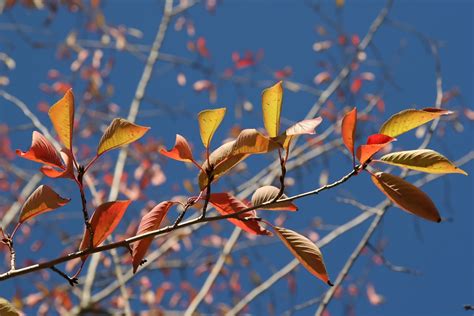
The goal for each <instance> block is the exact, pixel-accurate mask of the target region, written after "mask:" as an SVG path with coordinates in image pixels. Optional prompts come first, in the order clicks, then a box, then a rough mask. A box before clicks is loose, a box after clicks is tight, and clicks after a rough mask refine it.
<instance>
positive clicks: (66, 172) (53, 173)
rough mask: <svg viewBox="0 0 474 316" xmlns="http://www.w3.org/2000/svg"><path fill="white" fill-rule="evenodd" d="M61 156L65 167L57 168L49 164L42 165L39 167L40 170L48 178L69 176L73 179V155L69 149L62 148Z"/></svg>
mask: <svg viewBox="0 0 474 316" xmlns="http://www.w3.org/2000/svg"><path fill="white" fill-rule="evenodd" d="M61 156H62V158H63V160H64V161H65V162H66V168H65V169H60V170H57V169H55V168H53V167H51V166H43V167H41V168H40V170H41V172H42V173H43V174H44V175H45V176H47V177H50V178H71V179H74V166H73V157H72V153H71V151H70V150H69V149H66V148H63V149H62V150H61Z"/></svg>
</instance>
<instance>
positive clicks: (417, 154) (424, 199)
mask: <svg viewBox="0 0 474 316" xmlns="http://www.w3.org/2000/svg"><path fill="white" fill-rule="evenodd" d="M282 100H283V87H282V82H278V83H276V84H275V85H273V86H271V87H269V88H268V89H265V90H264V91H263V93H262V112H263V123H264V126H265V130H266V133H263V132H260V131H258V130H257V129H244V130H242V131H241V132H240V134H239V135H238V136H237V137H236V139H235V140H232V141H229V142H226V143H224V144H223V145H221V146H219V147H217V148H216V149H214V150H211V142H212V139H213V136H214V134H215V132H216V130H217V129H218V127H219V125H220V124H221V122H222V121H223V119H224V116H225V113H226V109H225V108H218V109H209V110H204V111H201V112H200V113H199V114H198V122H199V131H200V136H201V140H202V144H203V146H204V148H205V151H206V159H205V161H204V162H202V163H200V162H198V161H197V160H196V159H195V158H194V155H193V152H192V150H191V146H190V145H189V143H188V141H187V140H186V138H184V137H183V136H181V135H179V134H177V135H176V141H175V145H174V146H173V148H171V149H169V150H166V149H161V150H160V153H161V154H162V155H164V156H166V157H168V158H170V159H174V160H178V161H182V162H188V163H191V164H193V165H194V166H195V167H196V168H197V169H198V176H197V181H198V183H199V187H200V189H201V192H200V194H199V195H198V196H193V197H190V198H189V199H188V200H187V202H186V203H183V202H180V201H173V200H169V201H163V202H161V203H159V204H157V205H156V206H155V207H153V208H152V209H151V210H150V211H149V212H148V213H147V214H145V215H144V216H143V218H142V219H141V221H140V224H139V226H138V229H137V232H136V234H135V237H137V236H138V237H139V236H142V237H140V238H136V239H135V240H136V241H134V243H133V245H132V247H131V248H130V251H131V255H132V265H133V272H136V271H137V269H138V268H139V266H140V265H141V264H142V262H143V260H144V258H145V255H146V253H147V251H148V249H149V247H150V245H151V243H152V241H153V238H154V236H155V235H156V234H155V233H156V232H157V230H158V229H159V228H160V226H161V224H162V222H163V220H164V219H165V217H166V216H167V213H168V211H169V210H170V208H171V207H172V206H174V205H181V206H182V207H183V208H184V211H183V212H182V213H181V214H180V215H179V217H178V219H177V220H176V221H175V223H174V225H173V226H172V228H173V229H174V228H178V227H179V223H180V222H181V220H182V219H183V217H184V216H185V212H186V210H187V209H188V208H189V207H191V206H193V205H195V204H197V203H198V202H203V204H202V205H203V206H202V214H201V216H200V217H199V218H197V221H196V223H197V222H199V221H202V222H204V221H207V220H209V219H212V220H220V219H228V220H229V221H230V222H232V223H233V224H235V225H236V226H238V227H239V228H241V229H242V230H244V231H246V232H248V233H250V234H255V235H273V234H272V232H271V231H269V230H267V229H266V226H268V227H270V228H271V229H272V230H273V232H274V233H275V235H276V236H277V237H278V238H279V239H280V240H281V241H282V242H283V244H284V245H285V246H286V247H287V248H288V249H289V250H290V252H291V253H292V254H293V255H294V256H295V257H296V258H297V259H298V260H299V261H300V262H301V264H302V265H303V266H304V267H305V268H306V269H307V270H308V271H309V272H311V273H312V274H313V275H315V276H316V277H317V278H319V279H321V280H322V281H324V282H325V283H327V284H329V285H332V283H331V281H330V279H329V276H328V273H327V270H326V267H325V264H324V260H323V256H322V254H321V251H320V250H319V248H318V247H317V246H316V245H315V244H314V243H313V242H312V241H311V240H310V239H308V238H307V237H305V236H303V235H301V234H299V233H297V232H295V231H293V230H290V229H288V228H284V227H279V226H275V225H273V224H271V223H269V222H268V221H266V220H264V219H263V218H261V217H259V216H257V213H256V210H272V211H297V210H298V208H297V206H296V205H295V204H293V201H294V200H296V199H297V198H300V197H302V196H307V195H311V194H314V192H316V193H317V191H318V190H315V191H309V192H307V193H305V194H300V195H298V196H294V197H287V196H286V195H285V194H284V191H285V181H284V180H285V175H286V167H285V166H286V162H287V160H288V157H289V154H290V153H291V144H292V142H293V141H294V140H295V138H297V137H298V136H299V135H304V134H315V129H316V127H317V126H318V125H319V124H321V122H322V119H321V118H320V117H318V118H314V119H309V120H303V121H301V122H298V123H296V124H295V125H293V126H291V127H289V128H288V129H286V130H285V131H283V132H282V131H280V115H281V109H282ZM48 113H49V116H50V119H51V121H52V124H53V127H54V129H55V131H56V133H57V135H58V138H59V140H60V141H61V143H62V145H63V146H64V147H63V148H62V149H61V152H58V151H57V149H56V148H55V147H54V145H53V144H52V143H51V142H50V141H49V140H48V139H47V138H46V137H45V136H44V135H42V134H41V133H39V132H33V140H32V144H31V147H30V149H29V150H28V151H26V152H23V151H20V150H18V151H17V154H18V155H19V156H20V157H23V158H25V159H29V160H32V161H36V162H40V163H42V164H43V166H42V167H41V169H40V170H41V172H42V173H43V174H44V175H46V176H48V177H50V178H68V179H71V180H72V181H74V182H75V183H76V184H77V187H78V189H79V192H80V194H81V199H82V206H83V210H82V211H83V215H84V221H85V230H84V234H83V237H82V240H81V243H80V245H79V251H84V252H85V253H84V255H82V257H81V260H82V265H81V269H82V266H83V265H84V263H85V261H86V259H87V256H88V255H87V253H86V250H89V249H91V248H95V247H97V246H99V245H100V244H101V243H103V242H104V241H105V240H106V238H107V237H108V236H110V235H111V234H112V232H113V231H114V230H115V228H116V227H117V226H118V224H119V222H120V220H121V219H122V217H123V215H124V213H125V211H126V210H127V208H128V206H129V205H130V203H131V201H129V200H125V201H110V202H106V203H103V204H101V205H99V206H98V207H97V208H96V209H95V211H94V213H93V215H92V217H91V218H90V219H89V217H88V212H87V205H86V200H85V192H84V184H83V179H84V176H86V175H87V171H88V170H89V169H90V168H91V166H93V164H94V163H95V162H96V161H97V159H98V158H99V157H100V156H101V155H102V154H104V153H105V152H107V151H109V150H112V149H115V148H118V147H121V146H124V145H127V144H130V143H132V142H134V141H136V140H138V139H140V138H141V137H142V136H143V135H144V134H145V133H146V132H147V131H148V129H149V128H148V127H143V126H139V125H136V124H133V123H132V122H128V121H127V120H124V119H120V118H118V119H115V120H113V122H112V123H111V124H110V125H109V127H108V128H107V129H106V130H105V132H104V134H103V136H102V138H101V139H100V141H99V144H98V146H97V152H96V155H95V157H94V158H93V159H91V160H90V161H89V162H88V163H87V164H86V165H81V164H79V163H78V162H77V160H76V158H75V154H74V150H73V137H72V135H73V134H74V131H73V129H74V96H73V94H72V91H71V90H68V91H67V92H66V94H65V95H64V97H63V98H62V99H61V100H59V101H58V102H57V103H56V104H54V105H53V106H52V107H51V108H50V109H49V112H48ZM448 114H451V112H450V111H447V110H443V109H437V108H426V109H422V110H416V109H410V110H405V111H402V112H399V113H397V114H395V115H394V116H392V117H391V118H389V119H388V120H387V121H386V122H385V123H384V124H383V125H382V127H381V128H380V131H379V134H374V135H370V136H369V137H368V140H367V142H366V144H363V145H360V146H358V147H357V148H355V145H354V143H355V133H356V127H357V109H356V108H354V109H353V110H351V111H349V112H348V113H346V114H345V116H344V118H343V120H342V123H341V135H342V140H343V143H344V144H345V146H346V147H347V149H348V151H349V152H350V153H351V155H352V160H353V165H352V168H353V170H352V171H351V173H349V174H348V175H347V176H345V177H344V178H343V179H346V180H347V179H348V178H349V177H351V176H354V175H357V174H359V173H360V172H361V171H364V170H365V171H368V172H369V173H370V174H371V178H372V181H373V182H374V184H375V185H376V187H377V188H378V189H379V190H380V191H382V193H384V194H385V195H386V196H387V197H388V198H389V199H390V200H391V201H393V202H394V203H395V204H396V205H397V206H399V207H400V208H401V209H403V210H405V211H407V212H409V213H412V214H414V215H417V216H420V217H422V218H424V219H427V220H430V221H435V222H440V221H441V217H440V215H439V212H438V210H437V209H436V206H435V205H434V203H433V202H432V201H431V199H430V198H429V197H428V196H427V195H426V194H425V193H424V192H422V191H421V190H420V189H418V188H417V187H416V186H414V185H412V184H410V183H408V182H406V181H405V180H403V179H402V178H401V177H398V176H395V175H392V174H389V173H384V172H374V171H373V170H372V168H373V164H374V163H376V162H379V163H385V164H389V165H395V166H399V167H403V168H408V169H413V170H416V171H421V172H429V173H461V174H466V173H465V172H464V171H463V170H461V169H459V168H457V167H456V166H455V165H454V164H453V163H452V162H450V161H449V160H448V159H447V158H446V157H444V156H443V155H441V154H439V153H437V152H435V151H433V150H429V149H418V150H409V151H400V152H392V153H388V154H385V155H384V156H382V157H381V158H380V159H374V155H375V154H377V153H378V152H379V151H381V150H382V149H384V148H386V146H388V145H389V144H390V143H391V142H393V141H395V140H396V139H395V137H398V136H399V135H401V134H403V133H405V132H407V131H409V130H412V129H414V128H416V127H418V126H420V125H422V124H425V123H427V122H429V121H431V120H434V119H437V118H439V117H440V116H442V115H448ZM273 151H277V152H278V156H279V160H280V166H281V176H280V187H276V186H263V187H261V188H259V189H257V190H256V191H255V192H254V194H253V196H252V198H251V202H247V201H243V200H240V199H238V198H237V197H235V196H233V195H232V194H230V193H228V192H218V193H211V186H212V185H213V183H214V182H216V181H217V180H218V179H219V178H221V177H223V176H224V175H225V174H226V173H228V172H229V171H230V170H231V169H232V168H234V167H235V166H236V165H237V164H238V163H239V162H241V161H243V160H244V159H247V158H248V157H250V156H251V155H253V154H266V153H270V152H273ZM356 159H357V160H358V161H359V164H357V165H356ZM341 180H342V179H341ZM341 180H339V181H337V182H335V183H336V184H340V183H342V182H344V181H345V180H344V181H341ZM312 192H313V193H312ZM68 202H69V199H66V198H63V197H61V196H59V194H57V193H56V192H55V191H54V190H53V189H52V188H50V187H48V186H46V185H41V186H40V187H38V188H37V189H36V190H35V191H34V192H33V194H31V195H30V197H29V198H28V199H27V200H26V202H25V203H24V204H23V207H22V210H21V212H20V217H19V221H18V223H17V225H16V226H15V228H14V230H13V233H12V234H10V235H8V234H7V235H4V236H3V242H4V243H5V244H7V246H8V247H9V248H10V250H11V253H12V254H13V253H14V252H13V251H12V250H13V237H14V235H15V232H16V230H17V229H18V227H20V225H21V224H23V223H24V222H25V221H27V220H28V219H31V218H33V217H35V216H37V215H40V214H43V213H45V212H48V211H51V210H54V209H57V208H59V207H61V206H64V205H66V204H67V203H68ZM209 205H212V206H213V207H214V208H215V210H216V211H217V212H218V213H219V214H220V215H218V216H215V217H212V218H209V217H206V211H207V208H208V206H209ZM265 225H266V226H265ZM2 234H3V231H2ZM14 269H15V267H14V265H12V270H14ZM81 269H79V271H78V272H77V273H76V275H75V276H77V275H78V274H79V273H80V271H81ZM71 283H72V284H73V283H74V282H71Z"/></svg>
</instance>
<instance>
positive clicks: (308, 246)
mask: <svg viewBox="0 0 474 316" xmlns="http://www.w3.org/2000/svg"><path fill="white" fill-rule="evenodd" d="M273 229H274V230H275V232H276V233H277V236H278V237H279V238H280V239H281V241H283V243H284V244H285V246H286V247H287V248H288V249H289V250H290V251H291V253H292V254H293V256H295V258H296V259H298V261H299V262H300V263H301V264H302V265H303V266H304V267H305V268H306V269H307V270H308V271H309V272H311V274H313V275H314V276H316V277H317V278H318V279H320V280H322V281H324V282H325V283H327V284H328V285H330V286H332V285H333V284H332V283H331V281H330V280H329V277H328V273H327V271H326V266H325V265H324V260H323V255H322V254H321V251H320V250H319V248H318V247H317V246H316V245H315V244H314V243H313V242H312V241H311V240H309V239H308V238H306V237H305V236H303V235H300V234H298V233H297V232H295V231H292V230H290V229H287V228H283V227H278V226H273Z"/></svg>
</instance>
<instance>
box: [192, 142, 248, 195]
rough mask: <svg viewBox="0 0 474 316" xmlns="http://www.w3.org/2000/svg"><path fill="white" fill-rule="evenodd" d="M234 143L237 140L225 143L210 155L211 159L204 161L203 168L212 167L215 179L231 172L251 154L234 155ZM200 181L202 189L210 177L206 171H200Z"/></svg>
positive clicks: (208, 168)
mask: <svg viewBox="0 0 474 316" xmlns="http://www.w3.org/2000/svg"><path fill="white" fill-rule="evenodd" d="M234 144H235V140H233V141H230V142H227V143H225V144H223V145H222V146H220V147H219V148H217V149H216V150H214V151H213V152H212V153H211V154H210V155H209V161H208V160H206V161H205V162H204V163H203V165H202V168H203V170H210V169H212V172H211V175H212V179H213V181H216V180H217V179H219V178H220V177H221V176H223V175H224V174H226V173H227V172H229V171H230V170H231V169H232V168H233V167H234V166H235V165H237V164H238V163H239V162H241V161H242V160H244V159H245V158H247V157H248V156H249V154H237V155H232V149H233V148H234ZM198 182H199V187H200V189H201V190H203V189H204V188H205V187H206V186H207V182H208V177H207V174H206V173H205V172H203V171H201V172H199V176H198Z"/></svg>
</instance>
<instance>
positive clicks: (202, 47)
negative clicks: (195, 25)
mask: <svg viewBox="0 0 474 316" xmlns="http://www.w3.org/2000/svg"><path fill="white" fill-rule="evenodd" d="M196 48H197V51H198V53H199V54H200V55H201V56H202V57H205V58H209V57H210V56H211V54H210V53H209V50H208V49H207V47H206V39H205V38H204V37H200V38H198V39H197V42H196Z"/></svg>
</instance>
